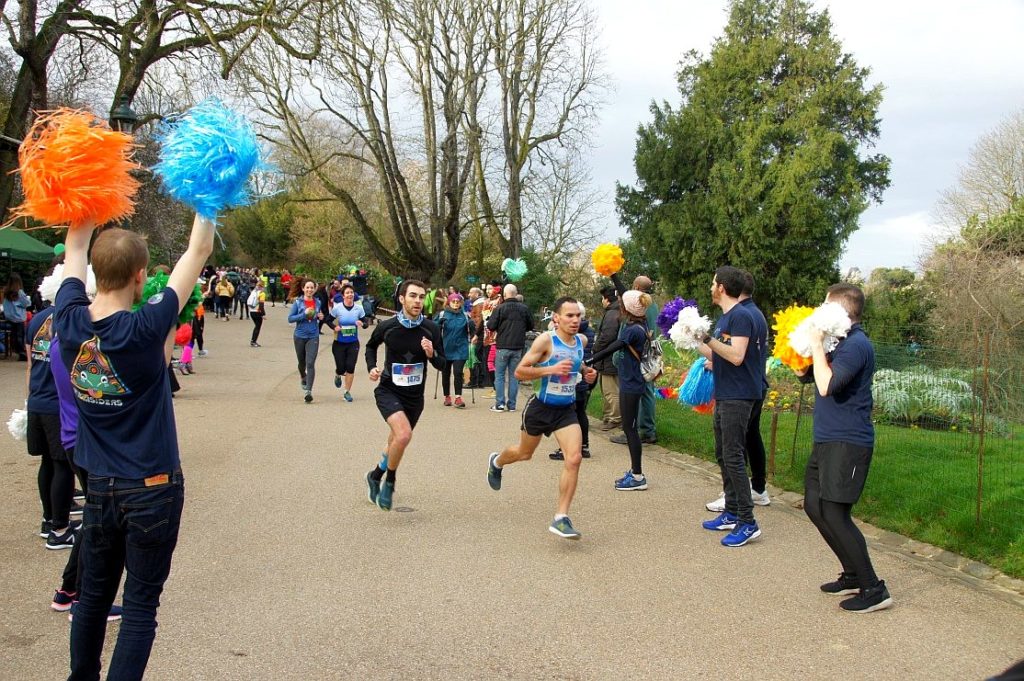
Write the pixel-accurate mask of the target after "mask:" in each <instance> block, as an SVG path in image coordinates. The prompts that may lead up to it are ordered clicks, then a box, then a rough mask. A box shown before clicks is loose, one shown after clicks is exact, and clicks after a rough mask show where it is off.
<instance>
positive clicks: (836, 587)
mask: <svg viewBox="0 0 1024 681" xmlns="http://www.w3.org/2000/svg"><path fill="white" fill-rule="evenodd" d="M821 590H822V591H824V592H825V593H827V594H829V595H830V596H846V595H847V594H855V593H857V592H859V591H860V582H858V581H857V577H856V576H855V575H851V574H850V573H848V572H840V573H839V579H837V580H836V581H834V582H828V583H827V584H822V585H821Z"/></svg>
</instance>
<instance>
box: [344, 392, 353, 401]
mask: <svg viewBox="0 0 1024 681" xmlns="http://www.w3.org/2000/svg"><path fill="white" fill-rule="evenodd" d="M345 401H346V402H351V401H352V393H350V392H349V391H347V390H346V391H345Z"/></svg>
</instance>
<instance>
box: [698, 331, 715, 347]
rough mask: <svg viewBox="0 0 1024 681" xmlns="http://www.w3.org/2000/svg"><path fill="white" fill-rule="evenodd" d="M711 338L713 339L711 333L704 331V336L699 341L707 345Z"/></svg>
mask: <svg viewBox="0 0 1024 681" xmlns="http://www.w3.org/2000/svg"><path fill="white" fill-rule="evenodd" d="M712 340H714V339H713V338H712V337H711V334H707V333H706V334H704V337H703V338H701V339H700V342H701V343H703V344H704V345H707V344H708V343H710V342H711V341H712Z"/></svg>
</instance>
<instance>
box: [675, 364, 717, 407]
mask: <svg viewBox="0 0 1024 681" xmlns="http://www.w3.org/2000/svg"><path fill="white" fill-rule="evenodd" d="M714 396H715V377H714V375H713V374H712V373H711V372H710V371H708V370H706V369H705V368H704V358H703V357H699V358H697V359H696V360H694V362H693V364H692V365H690V370H689V371H687V372H686V380H685V381H683V384H682V385H681V386H679V402H680V403H682V404H689V405H690V406H693V407H699V406H700V405H702V404H707V403H708V402H710V401H711V398H712V397H714Z"/></svg>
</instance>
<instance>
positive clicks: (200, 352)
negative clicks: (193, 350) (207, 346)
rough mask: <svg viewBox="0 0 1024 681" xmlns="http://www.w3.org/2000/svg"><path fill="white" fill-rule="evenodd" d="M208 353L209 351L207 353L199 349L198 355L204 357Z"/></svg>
mask: <svg viewBox="0 0 1024 681" xmlns="http://www.w3.org/2000/svg"><path fill="white" fill-rule="evenodd" d="M208 354H210V353H208V352H207V351H206V350H200V351H199V356H200V357H206V356H207V355H208Z"/></svg>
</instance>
